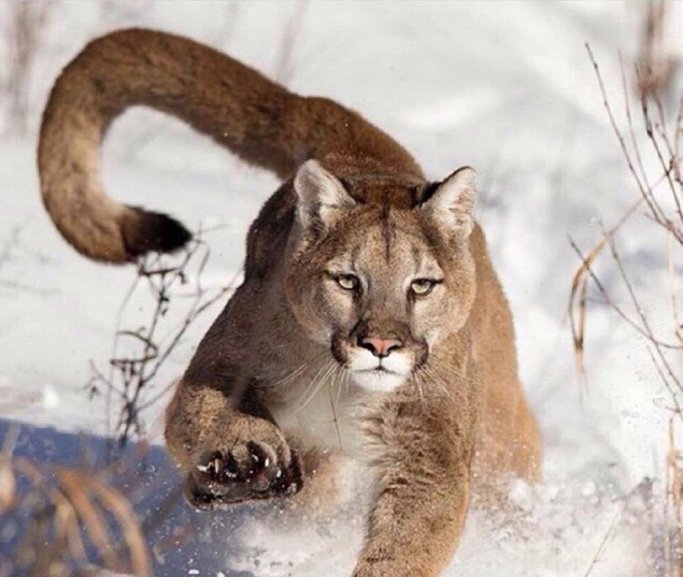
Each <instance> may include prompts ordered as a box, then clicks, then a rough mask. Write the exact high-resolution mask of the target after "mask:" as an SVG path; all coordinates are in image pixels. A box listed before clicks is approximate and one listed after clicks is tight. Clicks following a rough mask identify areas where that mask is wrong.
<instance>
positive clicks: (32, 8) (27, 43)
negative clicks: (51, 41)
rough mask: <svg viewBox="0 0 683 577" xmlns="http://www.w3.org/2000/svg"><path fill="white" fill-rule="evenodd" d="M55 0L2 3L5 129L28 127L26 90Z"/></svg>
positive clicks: (22, 132)
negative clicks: (52, 0)
mask: <svg viewBox="0 0 683 577" xmlns="http://www.w3.org/2000/svg"><path fill="white" fill-rule="evenodd" d="M55 5H56V2H16V1H15V2H7V3H6V5H5V6H4V14H5V15H6V17H5V22H4V28H5V30H4V33H3V36H4V41H5V42H4V43H5V55H4V60H5V66H4V68H5V74H4V76H3V78H2V90H1V91H0V93H1V94H2V95H3V98H4V100H5V103H6V106H7V108H6V111H5V114H6V118H7V129H8V130H9V131H10V132H13V133H16V134H25V133H26V131H27V130H28V128H29V116H30V112H31V111H30V106H29V102H30V89H31V82H32V79H33V72H34V66H35V63H36V58H37V56H38V52H39V49H40V46H41V43H42V40H43V35H44V32H45V28H46V26H47V24H48V22H49V19H50V16H51V14H52V11H53V9H54V8H55Z"/></svg>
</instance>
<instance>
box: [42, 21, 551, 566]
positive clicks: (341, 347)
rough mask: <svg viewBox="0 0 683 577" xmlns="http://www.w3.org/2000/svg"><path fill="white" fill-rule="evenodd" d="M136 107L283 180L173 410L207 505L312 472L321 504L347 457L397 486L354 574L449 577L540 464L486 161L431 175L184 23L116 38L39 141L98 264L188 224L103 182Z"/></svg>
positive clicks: (88, 65)
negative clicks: (465, 542)
mask: <svg viewBox="0 0 683 577" xmlns="http://www.w3.org/2000/svg"><path fill="white" fill-rule="evenodd" d="M133 104H145V105H149V106H152V107H155V108H157V109H160V110H163V111H166V112H169V113H171V114H174V115H176V116H179V117H180V118H183V119H184V120H186V121H187V122H188V123H189V124H191V125H192V126H193V127H195V128H196V129H197V130H199V131H201V132H204V133H206V134H209V135H211V136H212V137H214V138H215V140H216V141H217V142H219V143H220V144H223V145H225V146H227V147H229V148H230V149H231V150H233V151H234V152H236V153H237V154H239V155H240V156H241V157H242V158H243V159H245V160H246V161H248V162H251V163H255V164H258V165H261V166H265V167H267V168H270V169H271V170H273V171H274V172H275V173H276V174H278V175H279V176H280V177H282V178H283V179H284V183H283V185H282V186H281V188H280V189H279V190H278V191H276V192H275V193H274V194H273V196H272V197H271V198H270V200H268V202H267V203H266V204H265V205H264V207H263V209H262V210H261V213H260V214H259V216H258V218H257V219H256V221H255V222H254V223H253V224H252V227H251V229H250V232H249V236H248V242H247V258H246V265H245V280H244V283H243V284H242V285H241V286H240V287H239V288H238V289H237V291H236V292H235V294H234V295H233V297H232V298H231V299H230V301H229V302H228V304H227V306H226V308H225V310H224V311H223V312H222V313H221V315H220V316H219V317H218V318H217V319H216V321H215V322H214V324H213V326H212V327H211V329H210V330H209V331H208V332H207V334H206V336H205V337H204V339H203V340H202V342H201V343H200V344H199V347H198V349H197V351H196V353H195V355H194V358H193V359H192V361H191V363H190V366H189V367H188V369H187V371H186V373H185V375H184V377H183V379H182V381H181V383H180V385H179V386H178V388H177V390H176V393H175V396H174V399H173V401H172V402H171V404H170V405H169V407H168V409H167V428H166V439H167V443H168V448H169V450H170V451H171V453H172V454H173V456H174V458H175V459H176V460H177V462H178V463H179V465H180V466H181V467H182V469H183V471H184V474H185V476H186V479H187V481H186V493H187V496H188V498H189V499H190V501H191V502H193V503H194V504H195V505H197V506H198V507H201V508H206V509H211V508H214V507H217V506H226V505H228V504H230V503H235V502H242V501H245V500H254V499H269V498H275V497H281V496H287V495H293V494H294V493H297V492H298V491H299V490H300V489H301V487H302V485H303V486H306V489H304V491H302V492H301V493H299V495H298V496H297V498H299V497H301V498H304V497H306V499H307V500H310V499H313V500H315V499H318V500H319V499H320V498H321V495H324V494H325V493H327V492H328V491H329V490H330V488H331V487H333V486H334V482H333V481H334V478H333V477H334V475H335V471H337V468H336V467H335V466H334V458H335V457H334V456H335V455H346V456H347V457H348V458H353V459H356V460H357V461H359V462H361V463H364V464H365V466H366V467H367V469H368V471H370V472H372V475H373V478H375V479H376V482H375V485H374V487H371V488H369V490H371V491H372V492H373V495H374V506H373V508H372V512H371V515H370V518H369V519H368V528H367V537H366V540H365V544H364V547H363V550H362V553H361V555H360V558H359V560H358V563H357V567H356V569H355V572H354V575H355V576H356V577H361V576H363V577H365V576H380V575H382V576H386V575H391V576H392V577H399V576H408V575H411V576H416V575H419V576H431V575H438V574H439V573H440V571H441V570H442V569H443V567H444V566H445V565H446V563H447V562H448V561H449V559H450V558H451V556H452V555H453V552H454V551H455V549H456V547H457V544H458V540H459V537H460V534H461V532H462V528H463V524H464V521H465V517H466V513H467V508H468V504H469V502H470V499H471V495H475V496H476V497H477V498H480V499H481V500H482V502H484V503H486V504H494V503H495V502H497V501H498V500H499V499H500V498H501V496H502V495H503V493H504V489H502V488H501V487H503V486H504V485H502V483H503V482H504V481H505V480H506V479H507V478H508V477H510V476H520V477H522V478H525V479H527V480H529V481H533V480H536V479H537V478H538V475H539V468H540V444H541V443H540V436H539V432H538V428H537V425H536V423H535V421H534V418H533V416H532V414H531V412H530V410H529V408H528V405H527V403H526V399H525V397H524V393H523V390H522V387H521V385H520V383H519V380H518V377H517V364H516V363H517V361H516V352H515V345H514V333H513V325H512V319H511V315H510V311H509V308H508V305H507V302H506V300H505V297H504V295H503V292H502V289H501V287H500V284H499V283H498V280H497V278H496V275H495V272H494V271H493V268H492V266H491V262H490V259H489V256H488V254H487V250H486V243H485V239H484V235H483V233H482V231H481V229H480V228H479V226H478V225H476V224H475V223H474V220H473V217H472V206H473V203H474V196H475V185H474V179H473V172H472V171H471V170H470V169H462V170H460V171H456V173H454V174H453V175H451V176H450V177H449V178H447V179H446V180H444V181H443V182H441V183H433V184H432V183H427V182H426V181H425V179H424V177H423V175H422V172H421V170H420V168H419V166H418V165H417V164H416V163H415V161H414V160H413V159H412V158H411V156H410V155H409V154H408V153H407V152H406V151H405V150H404V149H403V148H402V147H401V146H400V145H398V144H397V143H395V142H394V141H393V140H392V139H391V138H389V137H388V136H387V135H386V134H384V133H383V132H381V131H380V130H378V129H377V128H375V127H374V126H372V125H371V124H369V123H368V122H366V121H365V120H364V119H363V118H361V117H360V116H359V115H358V114H356V113H354V112H352V111H349V110H347V109H345V108H343V107H341V106H339V105H338V104H336V103H334V102H332V101H330V100H325V99H319V98H305V97H300V96H297V95H294V94H292V93H290V92H287V91H286V90H285V89H283V88H282V87H280V86H278V85H276V84H274V83H272V82H270V81H269V80H267V79H265V78H264V77H263V76H261V75H260V74H259V73H257V72H255V71H253V70H251V69H249V68H247V67H245V66H244V65H242V64H240V63H239V62H236V61H235V60H233V59H231V58H229V57H228V56H225V55H223V54H220V53H218V52H215V51H213V50H211V49H209V48H206V47H204V46H202V45H200V44H197V43H194V42H192V41H190V40H187V39H184V38H180V37H176V36H172V35H169V34H162V33H157V32H150V31H144V30H128V31H122V32H117V33H114V34H111V35H108V36H105V37H103V38H100V39H98V40H95V41H94V42H92V43H91V44H89V45H88V47H86V49H85V50H84V51H83V52H82V53H81V54H80V55H79V56H78V57H77V58H76V59H75V60H74V61H73V62H72V63H71V64H69V66H68V67H67V68H66V69H65V71H64V72H63V74H62V75H61V77H60V78H59V80H58V81H57V83H56V85H55V87H54V89H53V91H52V94H51V97H50V102H49V103H48V106H47V109H46V112H45V116H44V121H43V126H42V130H41V140H40V147H39V167H40V174H41V190H42V193H43V199H44V202H45V206H46V207H47V209H48V211H49V212H50V215H51V216H52V218H53V220H54V221H55V224H56V225H57V227H58V228H59V230H60V231H61V232H62V234H63V235H64V237H65V238H66V239H67V240H68V241H69V242H71V243H72V244H73V245H74V246H75V248H76V249H78V250H79V251H81V252H82V253H83V254H85V255H87V256H89V257H91V258H94V259H98V260H104V261H109V262H125V261H126V260H130V259H133V258H135V256H137V255H139V254H142V253H144V252H145V251H148V250H173V249H175V248H177V247H178V246H180V245H182V244H183V242H185V241H186V240H187V238H188V235H187V233H186V231H185V229H184V228H182V226H181V225H180V224H179V223H177V222H176V221H173V220H172V219H169V218H168V217H165V216H163V215H158V214H155V213H148V212H144V211H141V210H140V209H134V208H131V207H126V206H123V205H120V204H118V203H116V202H115V201H113V200H110V199H108V198H107V197H106V196H105V195H104V191H103V189H102V186H101V183H100V180H99V177H98V164H99V154H100V149H101V140H102V138H103V135H104V133H105V131H106V128H107V126H108V125H109V123H110V122H111V120H112V119H113V118H114V117H115V116H116V115H117V114H118V113H120V112H121V111H123V110H124V109H125V108H127V107H128V106H131V105H133ZM308 159H317V162H316V161H308V162H304V161H306V160H308ZM421 287H422V288H421ZM424 287H426V289H425V288H424ZM418 289H419V290H420V291H422V290H424V291H425V292H424V294H423V293H418V292H416V291H417V290H418ZM382 339H383V340H382ZM372 343H380V345H381V343H394V344H391V348H387V349H386V350H384V349H378V348H377V346H380V345H376V344H372ZM382 346H384V345H382ZM386 346H387V347H389V345H388V344H387V345H386ZM382 351H384V352H382ZM368 363H370V365H368ZM366 365H368V366H367V367H366ZM312 469H315V470H316V472H317V475H312V472H313V471H312ZM314 477H317V482H314V483H310V482H309V481H310V480H311V478H314ZM307 492H308V493H309V494H308V496H306V494H307Z"/></svg>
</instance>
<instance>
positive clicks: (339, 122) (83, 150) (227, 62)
mask: <svg viewBox="0 0 683 577" xmlns="http://www.w3.org/2000/svg"><path fill="white" fill-rule="evenodd" d="M133 105H146V106H150V107H152V108H155V109H158V110H161V111H163V112H166V113H169V114H172V115H174V116H177V117H179V118H181V119H183V120H184V121H186V122H187V123H189V124H190V125H191V126H192V127H193V128H195V129H196V130H198V131H200V132H202V133H204V134H207V135H209V136H211V137H212V138H213V139H214V140H215V141H216V142H218V143H219V144H222V145H224V146H227V147H228V148H229V149H230V150H232V151H233V152H235V153H236V154H237V155H239V156H240V157H241V158H243V159H244V160H246V161H247V162H250V163H253V164H257V165H259V166H263V167H265V168H268V169H270V170H272V171H274V172H275V173H276V174H278V175H279V176H280V177H282V178H285V177H288V176H290V175H291V174H292V172H293V171H294V170H295V169H296V167H297V166H298V165H299V164H300V163H301V162H303V161H305V160H307V159H308V158H322V157H324V156H325V155H327V154H331V153H337V154H341V155H350V156H355V157H362V156H365V157H371V158H374V159H377V160H379V161H381V162H382V163H386V164H388V165H390V166H397V167H400V168H402V169H403V170H407V171H411V172H416V171H417V172H418V173H419V168H418V167H417V165H416V164H415V162H414V161H413V159H412V158H411V157H410V155H409V154H408V153H407V152H406V151H405V150H404V149H403V148H402V147H401V146H400V145H399V144H397V143H396V142H395V141H394V140H392V139H391V138H390V137H389V136H387V135H386V134H385V133H383V132H382V131H380V130H379V129H378V128H376V127H374V126H372V125H371V124H370V123H368V122H367V121H365V120H364V119H363V118H361V117H360V116H359V115H358V114H356V113H355V112H352V111H350V110H348V109H346V108H343V107H342V106H340V105H338V104H336V103H334V102H332V101H331V100H327V99H323V98H304V97H300V96H297V95H295V94H293V93H291V92H288V91H287V90H285V89H284V88H283V87H281V86H279V85H277V84H275V83H273V82H271V81H270V80H268V79H267V78H265V77H264V76H262V75H261V74H259V73H258V72H256V71H254V70H252V69H251V68H249V67H247V66H244V65H243V64H241V63H239V62H237V61H236V60H234V59H232V58H230V57H229V56H226V55H224V54H221V53H220V52H217V51H215V50H212V49H210V48H208V47H206V46H203V45H201V44H198V43H196V42H193V41H191V40H188V39H186V38H182V37H179V36H174V35H171V34H166V33H161V32H154V31H150V30H137V29H134V30H123V31H120V32H114V33H112V34H109V35H107V36H104V37H102V38H99V39H97V40H94V41H93V42H91V43H90V44H88V45H87V46H86V47H85V49H84V50H83V51H82V52H81V53H80V54H79V55H78V56H77V57H76V58H75V59H74V60H73V61H72V62H71V63H70V64H69V65H68V66H67V67H66V68H65V69H64V71H63V72H62V74H61V76H60V77H59V79H58V80H57V82H56V83H55V85H54V87H53V89H52V92H51V94H50V99H49V102H48V104H47V107H46V109H45V113H44V115H43V123H42V126H41V131H40V143H39V149H38V166H39V171H40V181H41V192H42V197H43V202H44V204H45V207H46V208H47V210H48V212H49V213H50V216H51V217H52V220H53V221H54V223H55V225H56V226H57V228H58V229H59V231H60V232H61V233H62V235H63V236H64V237H65V238H66V240H67V241H69V242H70V243H71V244H72V245H73V246H74V247H75V248H76V249H77V250H78V251H79V252H81V253H83V254H84V255H86V256H88V257H90V258H93V259H95V260H100V261H107V262H126V261H130V260H133V259H134V258H135V257H137V256H138V255H140V254H144V253H145V252H147V251H152V250H156V251H172V250H174V249H177V248H179V247H180V246H182V245H183V244H184V243H185V242H187V240H189V238H190V233H189V232H188V231H187V230H186V229H185V228H184V227H183V226H182V225H181V224H180V223H178V222H177V221H175V220H173V219H172V218H170V217H168V216H165V215H163V214H160V213H155V212H149V211H146V210H143V209H141V208H137V207H131V206H127V205H124V204H121V203H119V202H116V201H115V200H113V199H111V198H109V197H108V196H107V195H106V194H105V191H104V188H103V185H102V182H101V180H100V176H99V163H100V150H101V144H102V139H103V136H104V134H105V132H106V130H107V127H108V126H109V124H110V123H111V121H112V120H113V119H114V118H115V117H116V116H117V115H118V114H120V113H121V112H123V110H125V109H126V108H128V107H129V106H133Z"/></svg>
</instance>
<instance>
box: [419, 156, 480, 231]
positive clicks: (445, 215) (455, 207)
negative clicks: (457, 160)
mask: <svg viewBox="0 0 683 577" xmlns="http://www.w3.org/2000/svg"><path fill="white" fill-rule="evenodd" d="M476 196H477V190H476V173H475V172H474V169H473V168H470V167H469V166H463V167H462V168H459V169H458V170H456V171H455V172H454V173H453V174H451V175H450V176H449V177H448V178H446V179H445V180H444V181H443V182H441V183H440V184H438V185H437V186H436V189H435V190H434V192H432V194H431V195H430V196H429V198H428V199H427V200H425V201H424V203H423V204H422V206H421V208H422V210H424V211H425V212H426V213H427V214H428V215H429V217H430V218H432V219H433V220H434V221H436V223H437V225H438V226H439V228H441V229H442V230H444V232H446V233H447V234H457V235H458V236H460V237H461V238H463V239H465V238H467V237H468V236H469V235H470V233H471V232H472V228H473V227H474V203H475V199H476Z"/></svg>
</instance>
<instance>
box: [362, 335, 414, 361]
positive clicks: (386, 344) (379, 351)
mask: <svg viewBox="0 0 683 577" xmlns="http://www.w3.org/2000/svg"><path fill="white" fill-rule="evenodd" d="M358 344H359V345H360V346H361V347H363V348H364V349H367V350H369V351H370V352H371V353H372V354H373V355H375V356H376V357H379V358H380V359H382V358H384V357H388V356H389V353H391V352H392V351H395V350H397V349H400V348H401V347H402V346H403V343H402V342H401V341H399V340H398V339H380V338H377V337H364V338H362V339H361V340H360V343H358Z"/></svg>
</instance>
